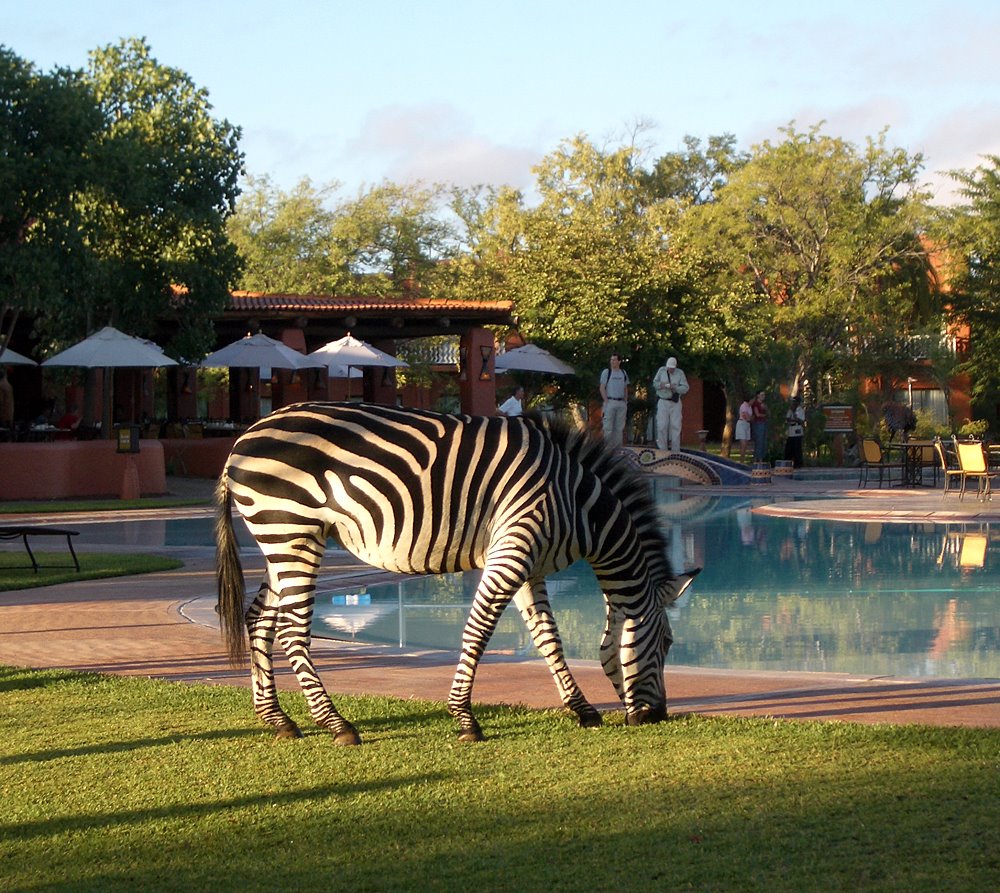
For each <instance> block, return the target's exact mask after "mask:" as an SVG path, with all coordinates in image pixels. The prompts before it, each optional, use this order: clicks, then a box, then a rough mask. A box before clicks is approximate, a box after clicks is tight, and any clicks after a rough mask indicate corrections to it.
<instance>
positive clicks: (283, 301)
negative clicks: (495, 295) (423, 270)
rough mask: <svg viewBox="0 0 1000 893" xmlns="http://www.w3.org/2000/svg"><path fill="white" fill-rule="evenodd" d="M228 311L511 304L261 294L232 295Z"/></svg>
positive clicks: (501, 308)
mask: <svg viewBox="0 0 1000 893" xmlns="http://www.w3.org/2000/svg"><path fill="white" fill-rule="evenodd" d="M227 309H230V310H237V311H247V310H259V311H285V312H289V311H301V312H309V311H326V312H335V313H336V312H343V313H346V312H351V313H355V312H373V311H374V312H378V311H380V310H382V311H389V312H400V311H407V312H409V313H414V312H419V311H427V312H435V313H440V312H441V311H442V310H451V311H453V312H460V311H463V310H465V311H491V310H492V311H495V312H508V313H509V312H510V311H511V310H512V309H513V302H511V301H465V300H454V299H450V298H370V297H335V296H332V295H276V294H265V293H263V292H248V291H234V292H233V293H232V297H231V300H230V303H229V308H227Z"/></svg>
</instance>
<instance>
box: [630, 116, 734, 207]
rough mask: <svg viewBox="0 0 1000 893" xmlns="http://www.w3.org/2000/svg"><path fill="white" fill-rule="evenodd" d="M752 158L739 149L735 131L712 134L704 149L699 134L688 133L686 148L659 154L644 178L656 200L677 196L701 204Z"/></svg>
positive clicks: (714, 194)
mask: <svg viewBox="0 0 1000 893" xmlns="http://www.w3.org/2000/svg"><path fill="white" fill-rule="evenodd" d="M748 158H749V156H748V155H747V153H745V152H740V151H738V150H737V149H736V137H735V136H733V135H732V134H731V133H726V134H722V135H721V136H710V137H709V138H708V145H707V146H706V147H705V148H704V149H702V147H701V140H700V139H698V137H695V136H690V135H688V136H685V137H684V151H682V152H668V153H667V154H666V155H663V156H662V157H660V158H658V159H657V160H656V162H655V163H654V165H653V169H652V171H650V172H649V173H648V174H645V175H644V176H643V181H644V183H645V187H646V189H647V191H648V192H649V195H650V197H651V198H652V199H653V200H656V201H658V200H662V199H667V198H673V199H680V200H684V201H687V202H689V203H691V204H694V205H701V204H705V203H706V202H710V201H713V200H714V199H715V196H716V193H718V191H719V190H720V189H721V188H722V187H723V186H725V185H726V183H727V182H729V178H730V176H732V174H733V173H734V172H735V171H737V170H739V169H740V168H741V167H742V166H743V165H744V164H746V162H747V160H748Z"/></svg>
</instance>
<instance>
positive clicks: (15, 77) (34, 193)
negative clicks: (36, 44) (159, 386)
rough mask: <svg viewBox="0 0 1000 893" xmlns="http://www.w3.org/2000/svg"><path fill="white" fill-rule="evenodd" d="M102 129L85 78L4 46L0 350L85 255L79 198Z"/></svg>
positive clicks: (0, 75)
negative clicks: (26, 313) (23, 314)
mask: <svg viewBox="0 0 1000 893" xmlns="http://www.w3.org/2000/svg"><path fill="white" fill-rule="evenodd" d="M100 127H101V116H100V113H99V111H98V108H97V105H96V103H95V101H94V98H93V96H92V94H91V92H90V90H89V89H88V87H87V85H86V84H85V83H83V81H82V78H81V77H80V75H79V74H78V73H73V72H70V71H68V70H65V69H58V70H56V71H54V72H53V73H51V74H42V73H40V72H38V71H37V70H36V69H35V67H34V66H33V65H31V64H30V63H28V62H26V61H24V60H23V59H21V58H19V57H18V56H17V55H16V54H14V53H13V52H12V51H11V50H9V49H7V48H6V47H3V46H0V271H2V273H0V306H2V307H3V313H2V315H0V350H2V348H3V346H4V345H5V344H6V341H7V338H8V337H9V335H10V332H11V331H12V330H13V326H14V324H15V322H16V320H17V317H18V314H19V313H20V311H21V310H22V309H27V310H39V309H41V308H43V307H44V306H45V303H46V301H47V299H48V297H49V296H50V295H51V294H53V293H54V292H56V291H58V290H59V289H60V288H61V286H62V283H63V282H64V280H65V273H66V272H67V267H71V266H72V263H73V261H74V260H75V259H76V258H78V257H79V256H80V253H79V227H78V225H77V223H78V217H77V214H76V210H75V208H74V206H73V196H74V195H75V194H76V192H77V191H78V190H79V189H80V188H82V187H83V186H84V185H85V184H86V183H87V182H88V181H89V179H90V178H91V177H92V176H93V175H94V167H93V164H92V163H91V151H92V149H93V140H94V139H95V137H96V135H97V133H98V131H99V129H100ZM77 272H82V271H79V270H78V271H77Z"/></svg>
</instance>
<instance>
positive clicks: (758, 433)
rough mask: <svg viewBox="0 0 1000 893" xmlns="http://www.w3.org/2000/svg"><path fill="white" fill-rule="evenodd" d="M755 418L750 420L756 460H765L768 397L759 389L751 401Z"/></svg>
mask: <svg viewBox="0 0 1000 893" xmlns="http://www.w3.org/2000/svg"><path fill="white" fill-rule="evenodd" d="M750 408H751V409H752V410H753V418H752V419H751V420H750V434H751V436H752V437H753V459H754V462H763V461H764V460H765V459H766V458H767V416H768V412H767V399H766V395H765V394H764V392H763V391H757V396H755V397H754V398H753V400H752V401H751V402H750Z"/></svg>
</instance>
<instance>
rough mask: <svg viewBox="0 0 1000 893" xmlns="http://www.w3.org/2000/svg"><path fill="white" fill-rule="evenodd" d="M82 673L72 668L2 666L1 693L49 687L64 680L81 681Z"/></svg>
mask: <svg viewBox="0 0 1000 893" xmlns="http://www.w3.org/2000/svg"><path fill="white" fill-rule="evenodd" d="M79 681H80V674H79V673H77V672H73V671H70V670H50V671H41V672H40V671H38V670H20V669H17V668H16V667H0V693H2V692H8V691H28V690H29V689H32V688H47V687H48V686H50V685H58V684H60V683H62V682H79Z"/></svg>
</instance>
